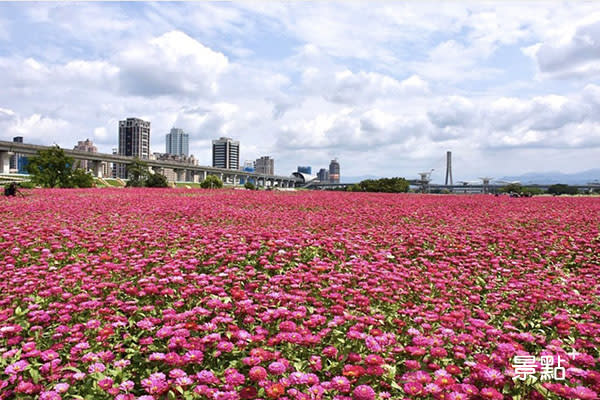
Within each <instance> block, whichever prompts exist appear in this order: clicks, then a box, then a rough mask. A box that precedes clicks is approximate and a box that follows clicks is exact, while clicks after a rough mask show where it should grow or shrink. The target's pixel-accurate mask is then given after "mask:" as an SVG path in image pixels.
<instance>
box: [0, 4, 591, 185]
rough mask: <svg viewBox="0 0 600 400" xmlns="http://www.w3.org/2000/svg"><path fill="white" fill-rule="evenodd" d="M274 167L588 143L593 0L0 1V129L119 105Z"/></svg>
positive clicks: (491, 166)
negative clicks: (228, 141)
mask: <svg viewBox="0 0 600 400" xmlns="http://www.w3.org/2000/svg"><path fill="white" fill-rule="evenodd" d="M127 117H140V118H144V119H147V120H150V121H151V123H152V133H151V142H152V150H153V151H161V152H164V137H165V134H166V133H168V132H169V130H170V128H172V127H178V128H183V129H184V130H185V131H186V132H188V133H189V134H190V151H191V152H192V153H193V154H195V155H196V157H197V158H199V160H200V163H201V164H204V165H207V164H209V163H210V160H211V154H210V140H212V139H214V138H217V137H219V136H230V137H233V138H235V139H238V140H239V141H240V142H241V158H242V160H245V159H248V160H251V159H255V158H257V157H259V156H262V155H271V156H272V157H274V158H275V168H276V172H277V173H281V174H288V173H290V172H292V171H293V170H295V168H296V166H297V165H311V166H312V167H313V170H315V169H318V168H320V167H324V166H326V165H327V164H328V163H329V160H331V159H332V158H334V157H336V158H338V159H339V161H340V164H341V172H342V175H346V176H358V175H366V174H372V175H378V176H406V177H410V178H414V177H416V175H417V172H419V171H424V170H429V169H432V168H434V169H435V171H434V179H435V180H438V181H441V180H442V179H443V168H444V156H445V152H446V150H452V152H453V156H454V165H453V169H454V178H455V181H456V180H460V179H465V180H466V179H473V178H476V177H478V176H482V175H488V176H496V177H498V176H502V175H509V174H518V173H521V172H529V171H540V172H541V171H562V172H575V171H580V170H585V169H590V168H595V167H598V165H599V164H598V160H599V159H600V157H599V155H600V8H599V7H598V3H597V2H589V3H585V2H580V1H578V2H554V1H553V2H549V1H548V2H542V1H537V2H533V3H530V4H525V5H524V4H523V3H522V2H516V1H515V2H512V1H502V2H500V1H497V2H479V1H478V2H472V3H470V2H467V1H449V2H444V3H442V2H433V1H432V2H423V1H419V2H384V1H382V2H373V1H369V2H367V1H352V2H343V3H334V2H328V1H314V2H267V1H258V2H255V3H253V2H236V3H233V4H232V3H223V2H218V3H166V2H159V3H112V2H111V3H68V4H67V3H24V4H21V3H16V2H15V3H0V139H2V140H12V137H13V136H16V135H22V136H24V137H25V141H26V142H29V143H40V144H52V143H57V144H59V145H60V146H62V147H68V148H72V147H73V145H74V144H75V143H76V142H77V140H83V139H85V138H90V139H92V140H93V141H94V142H95V143H97V145H98V147H99V148H100V150H101V151H106V152H109V151H110V150H111V149H112V148H113V147H115V146H116V144H117V137H118V121H119V120H120V119H124V118H127Z"/></svg>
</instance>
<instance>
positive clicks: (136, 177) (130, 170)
mask: <svg viewBox="0 0 600 400" xmlns="http://www.w3.org/2000/svg"><path fill="white" fill-rule="evenodd" d="M149 175H150V172H149V171H148V164H146V163H145V162H143V161H142V160H140V159H139V158H136V159H135V160H133V162H132V163H131V164H129V165H128V166H127V179H128V180H127V185H126V186H127V187H142V186H145V184H146V180H147V179H148V176H149Z"/></svg>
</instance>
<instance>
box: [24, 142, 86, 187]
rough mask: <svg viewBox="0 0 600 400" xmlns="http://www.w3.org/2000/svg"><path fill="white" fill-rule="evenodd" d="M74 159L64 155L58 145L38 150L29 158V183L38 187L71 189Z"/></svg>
mask: <svg viewBox="0 0 600 400" xmlns="http://www.w3.org/2000/svg"><path fill="white" fill-rule="evenodd" d="M74 161H75V160H74V159H73V158H72V157H69V156H67V155H66V154H65V152H64V150H63V149H61V148H60V147H59V146H58V145H54V146H52V147H50V148H48V149H44V150H38V152H37V155H35V156H33V157H31V158H29V164H27V172H28V173H29V174H30V175H31V181H32V182H33V183H34V184H36V185H39V186H43V187H49V188H55V187H62V188H64V187H72V182H71V176H72V175H73V165H74Z"/></svg>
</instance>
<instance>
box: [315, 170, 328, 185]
mask: <svg viewBox="0 0 600 400" xmlns="http://www.w3.org/2000/svg"><path fill="white" fill-rule="evenodd" d="M317 178H318V179H319V181H320V182H329V170H327V169H326V168H321V169H320V170H319V172H318V173H317Z"/></svg>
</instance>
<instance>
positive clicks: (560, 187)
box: [548, 183, 579, 195]
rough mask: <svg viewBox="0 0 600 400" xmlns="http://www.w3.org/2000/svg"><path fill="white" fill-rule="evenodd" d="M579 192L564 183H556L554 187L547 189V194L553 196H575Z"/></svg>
mask: <svg viewBox="0 0 600 400" xmlns="http://www.w3.org/2000/svg"><path fill="white" fill-rule="evenodd" d="M578 192H579V190H577V188H576V187H575V186H569V185H566V184H564V183H557V184H556V185H552V186H550V187H549V188H548V193H550V194H554V195H561V194H577V193H578Z"/></svg>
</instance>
